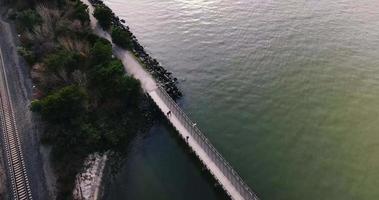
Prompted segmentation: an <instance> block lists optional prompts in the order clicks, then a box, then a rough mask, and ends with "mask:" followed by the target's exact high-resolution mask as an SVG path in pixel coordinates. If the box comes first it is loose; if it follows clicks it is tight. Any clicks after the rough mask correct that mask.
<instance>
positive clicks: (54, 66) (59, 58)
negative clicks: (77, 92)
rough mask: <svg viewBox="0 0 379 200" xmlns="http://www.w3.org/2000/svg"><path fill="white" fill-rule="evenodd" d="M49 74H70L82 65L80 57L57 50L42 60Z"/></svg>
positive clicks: (69, 52)
mask: <svg viewBox="0 0 379 200" xmlns="http://www.w3.org/2000/svg"><path fill="white" fill-rule="evenodd" d="M44 63H45V65H46V66H47V69H48V71H49V72H53V73H57V72H59V71H61V70H65V71H68V72H71V71H73V70H75V69H78V68H79V67H80V66H81V65H83V62H82V58H81V56H80V55H79V54H78V53H76V52H71V51H67V50H59V51H57V52H55V53H52V54H49V55H47V56H46V58H45V59H44Z"/></svg>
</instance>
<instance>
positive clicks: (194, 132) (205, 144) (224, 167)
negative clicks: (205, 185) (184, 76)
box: [156, 85, 259, 200]
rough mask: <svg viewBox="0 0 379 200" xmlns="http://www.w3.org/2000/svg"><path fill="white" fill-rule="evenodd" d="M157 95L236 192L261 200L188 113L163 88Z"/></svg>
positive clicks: (158, 90)
mask: <svg viewBox="0 0 379 200" xmlns="http://www.w3.org/2000/svg"><path fill="white" fill-rule="evenodd" d="M156 91H157V94H158V95H159V96H160V97H161V98H162V100H163V101H164V102H165V103H166V105H167V106H169V109H170V111H171V112H172V113H173V114H174V115H175V116H176V117H177V118H178V119H179V120H180V121H181V122H182V124H183V125H184V126H185V128H186V129H187V130H188V131H189V133H190V134H191V136H193V138H194V139H195V140H196V142H197V143H198V144H199V145H200V146H201V148H203V150H204V152H206V153H207V154H208V156H209V157H210V158H211V160H212V161H213V162H214V163H215V164H216V165H217V167H218V168H219V169H220V170H221V171H222V173H223V174H224V175H225V176H226V177H227V178H228V179H229V180H230V182H231V183H232V184H233V186H234V187H235V188H236V190H237V191H238V192H239V193H240V194H241V196H242V197H243V198H244V199H245V200H259V198H258V196H257V195H256V194H255V192H253V191H252V190H251V188H250V187H249V186H248V185H247V184H246V183H245V182H244V181H243V179H242V178H241V176H240V175H239V174H238V173H237V172H236V171H235V170H234V169H233V167H232V166H231V165H230V164H229V162H228V161H226V159H225V158H224V157H222V155H221V154H220V153H219V152H218V151H217V149H216V148H215V147H214V146H213V145H212V144H211V142H210V141H209V140H208V138H207V137H206V136H205V135H204V134H203V133H202V132H201V131H200V129H199V128H198V127H197V126H195V124H194V123H193V122H192V120H191V119H190V118H189V117H188V116H187V114H186V113H184V111H183V110H182V109H181V108H180V107H179V106H178V104H176V103H175V101H174V100H173V99H172V98H171V97H170V96H169V95H168V94H167V92H166V90H165V89H164V88H162V86H160V85H158V87H157V89H156Z"/></svg>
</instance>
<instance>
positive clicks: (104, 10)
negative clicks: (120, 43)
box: [93, 6, 113, 30]
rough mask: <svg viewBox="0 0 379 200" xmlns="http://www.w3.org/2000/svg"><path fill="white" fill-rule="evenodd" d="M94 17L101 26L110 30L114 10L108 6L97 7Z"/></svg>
mask: <svg viewBox="0 0 379 200" xmlns="http://www.w3.org/2000/svg"><path fill="white" fill-rule="evenodd" d="M93 16H94V17H95V18H96V19H97V20H98V22H99V24H100V26H101V27H102V28H103V29H105V30H109V29H110V27H111V25H112V17H113V13H112V10H111V9H110V8H108V7H106V6H96V7H95V12H94V13H93Z"/></svg>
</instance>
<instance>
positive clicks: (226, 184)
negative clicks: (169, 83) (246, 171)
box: [149, 89, 244, 200]
mask: <svg viewBox="0 0 379 200" xmlns="http://www.w3.org/2000/svg"><path fill="white" fill-rule="evenodd" d="M157 90H158V89H157ZM157 90H154V91H151V92H149V95H150V96H151V98H152V99H153V100H154V102H155V103H156V104H157V105H158V107H159V108H160V110H161V111H162V112H163V113H167V112H168V111H170V109H169V107H168V106H167V105H166V103H165V102H164V101H163V100H162V98H161V97H160V96H159V95H158V91H157ZM166 117H167V119H168V120H169V121H170V122H171V124H172V125H173V126H174V127H175V128H176V130H177V131H178V133H179V135H180V136H181V137H182V138H183V139H184V140H186V141H187V144H188V146H189V147H190V148H191V149H192V150H193V151H194V152H195V153H196V155H197V156H198V158H199V159H200V160H201V161H202V163H203V164H204V165H205V166H206V167H207V168H208V170H209V171H210V172H211V173H212V175H213V176H214V177H215V178H216V179H217V180H218V182H219V183H220V184H221V185H222V186H223V188H224V189H225V190H226V192H227V193H228V194H229V195H230V196H231V197H232V199H235V200H243V199H244V198H243V197H242V196H241V194H239V192H238V191H237V190H236V188H235V187H234V186H233V184H232V183H231V182H230V181H229V179H228V178H227V177H226V176H225V175H224V174H223V173H222V171H221V170H220V168H219V167H217V165H216V164H215V163H214V162H213V161H212V159H211V158H210V157H209V155H208V154H207V153H206V152H205V151H204V149H203V148H202V147H201V146H200V145H199V143H197V142H196V140H195V139H194V138H192V135H191V134H190V131H189V130H187V128H186V127H185V125H184V124H183V123H182V122H181V121H180V120H179V117H178V116H176V115H175V114H174V113H173V114H171V115H170V116H167V115H166ZM187 137H188V139H187Z"/></svg>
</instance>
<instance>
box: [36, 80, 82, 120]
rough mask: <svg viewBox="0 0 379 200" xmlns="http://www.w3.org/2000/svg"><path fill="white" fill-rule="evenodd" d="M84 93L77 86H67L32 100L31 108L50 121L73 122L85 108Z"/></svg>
mask: <svg viewBox="0 0 379 200" xmlns="http://www.w3.org/2000/svg"><path fill="white" fill-rule="evenodd" d="M86 99H87V96H86V93H85V92H84V91H83V90H82V89H80V88H79V87H77V86H67V87H64V88H62V89H60V90H58V91H55V92H53V93H52V94H50V95H48V96H46V97H45V98H43V99H41V100H36V101H33V102H32V104H31V110H32V111H33V112H39V113H40V114H41V116H42V118H44V119H45V120H46V121H48V122H51V123H58V124H60V125H63V124H72V123H75V121H77V120H78V119H80V117H81V116H83V114H84V113H85V110H86Z"/></svg>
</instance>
